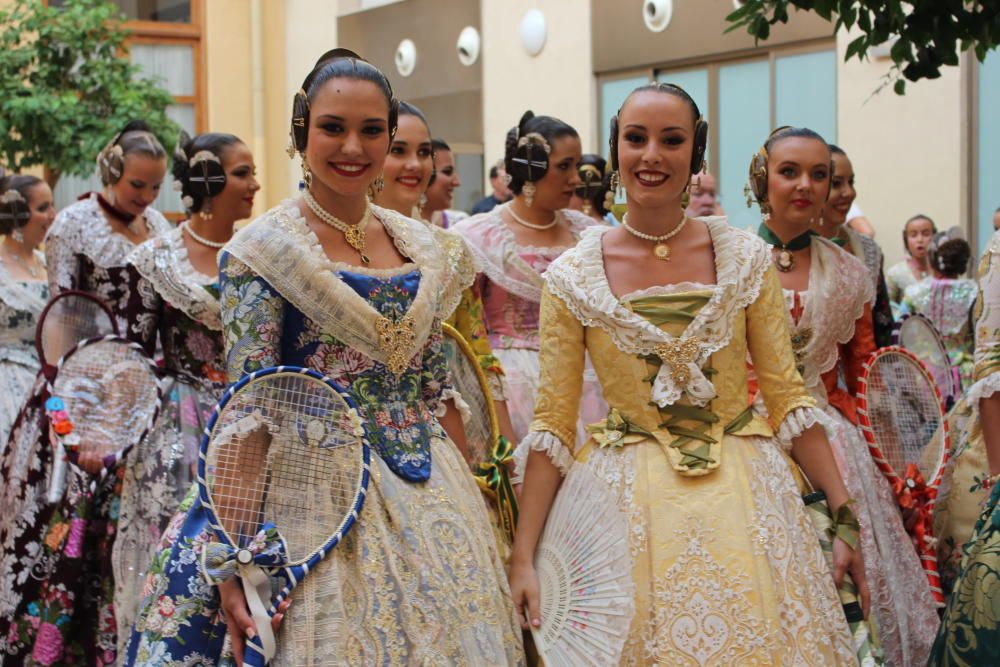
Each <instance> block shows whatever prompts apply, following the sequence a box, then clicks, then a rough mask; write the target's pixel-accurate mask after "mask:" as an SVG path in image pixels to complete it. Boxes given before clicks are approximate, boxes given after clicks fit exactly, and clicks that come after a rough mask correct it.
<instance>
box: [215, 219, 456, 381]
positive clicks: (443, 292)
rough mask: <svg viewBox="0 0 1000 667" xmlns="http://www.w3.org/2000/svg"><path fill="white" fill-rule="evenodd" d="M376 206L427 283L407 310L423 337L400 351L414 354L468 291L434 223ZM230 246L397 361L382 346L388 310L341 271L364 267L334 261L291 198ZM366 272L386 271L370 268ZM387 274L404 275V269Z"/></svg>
mask: <svg viewBox="0 0 1000 667" xmlns="http://www.w3.org/2000/svg"><path fill="white" fill-rule="evenodd" d="M372 210H373V213H374V215H375V218H376V219H377V220H378V221H379V222H381V224H382V225H383V226H384V227H385V229H386V232H387V233H388V234H389V235H390V236H391V237H392V238H393V240H394V242H395V244H396V247H397V248H398V249H399V252H400V254H402V255H403V256H404V257H408V258H410V259H411V260H412V261H413V262H414V264H415V265H416V266H417V267H418V268H419V270H420V286H419V288H418V290H417V295H416V297H415V298H414V300H413V303H412V304H410V308H409V310H408V311H407V315H408V316H409V317H411V318H412V320H413V325H414V326H413V331H414V334H415V335H414V337H413V339H412V340H409V341H407V343H406V344H405V345H404V346H403V348H402V349H401V350H400V351H401V352H403V353H404V354H405V355H407V358H408V359H412V358H413V357H414V356H415V355H416V354H418V353H419V352H420V351H421V350H422V349H423V347H424V344H425V343H426V342H427V337H428V335H429V334H430V332H431V328H432V327H431V325H432V323H433V321H434V319H435V318H440V319H443V318H444V316H445V314H446V313H444V312H443V308H442V305H443V304H447V303H450V302H451V300H453V299H454V291H456V290H457V291H459V292H461V289H462V288H461V287H460V286H459V283H460V280H458V279H457V278H456V276H455V274H454V273H452V272H451V271H450V270H449V268H448V264H447V259H446V257H445V254H444V252H443V251H442V250H441V248H439V246H438V243H437V241H436V240H435V236H434V233H433V232H432V231H431V229H430V228H429V227H428V226H427V225H425V224H424V223H422V222H419V221H417V220H413V219H411V218H407V217H404V216H402V215H400V214H399V213H396V212H395V211H390V210H388V209H384V208H381V207H379V206H374V205H373V206H372ZM225 251H226V252H229V253H230V254H232V255H233V256H234V257H236V258H237V259H239V260H240V261H241V262H243V263H244V264H246V265H247V266H248V267H250V269H251V270H252V271H253V272H254V273H256V274H257V275H259V276H261V277H262V278H264V279H265V280H266V281H267V282H268V283H269V284H270V285H271V286H272V287H273V288H274V289H275V290H277V291H278V293H280V294H281V296H282V297H284V298H285V299H286V300H288V302H289V303H291V304H292V305H293V306H295V308H297V309H298V310H299V311H301V312H302V313H303V314H304V315H306V317H308V318H309V319H311V320H313V321H315V322H316V323H317V324H318V325H319V326H320V328H322V329H323V330H325V331H329V332H330V333H332V334H333V335H334V336H336V338H337V339H338V340H340V341H341V342H343V343H344V344H345V345H347V346H349V347H352V348H354V349H356V350H358V351H360V352H361V353H362V354H365V355H366V356H368V357H369V358H371V359H373V360H375V361H377V362H379V363H381V364H386V365H388V364H389V355H390V353H391V351H390V350H388V349H382V348H380V347H379V345H378V341H379V335H378V329H377V325H378V322H379V321H380V320H382V319H383V318H382V315H381V314H380V313H379V312H378V311H377V310H375V309H374V308H373V307H372V306H371V305H370V304H369V303H368V302H367V301H366V300H365V299H364V298H363V297H361V296H360V295H359V294H358V293H357V292H355V291H354V290H353V289H352V288H351V287H350V286H349V285H347V284H346V283H344V281H342V280H341V279H340V278H339V277H338V276H337V274H336V272H337V271H341V270H345V271H357V270H359V267H356V266H352V265H348V264H342V263H337V262H333V261H331V260H330V259H329V258H328V257H327V256H326V254H325V253H324V252H323V248H322V246H320V243H319V239H317V238H316V235H315V234H313V232H312V230H310V229H309V227H308V225H307V224H306V221H305V218H303V217H302V214H301V212H300V211H299V209H298V206H296V204H295V202H294V201H292V200H285V201H284V202H282V203H281V204H279V205H278V206H276V207H275V208H273V209H271V210H270V211H268V212H267V213H265V214H264V215H262V216H261V217H259V218H257V219H256V220H254V221H253V222H252V223H250V224H249V225H247V226H246V227H244V228H243V229H241V230H240V231H238V232H237V233H236V235H235V236H233V238H232V240H231V241H230V242H229V243H228V244H227V245H226V247H225ZM364 273H366V274H368V275H378V274H379V273H380V272H379V271H377V270H371V269H364ZM384 273H385V275H398V273H399V270H398V268H397V269H390V270H387V271H385V272H384Z"/></svg>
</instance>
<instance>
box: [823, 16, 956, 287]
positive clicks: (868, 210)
mask: <svg viewBox="0 0 1000 667" xmlns="http://www.w3.org/2000/svg"><path fill="white" fill-rule="evenodd" d="M852 37H853V35H847V34H844V33H841V34H840V35H838V36H837V52H838V54H839V58H838V59H839V62H838V65H837V126H838V129H837V134H838V137H837V138H838V143H839V144H840V146H841V147H842V148H843V149H844V150H845V151H847V154H848V155H849V156H850V158H851V162H852V164H853V165H854V172H855V174H856V175H857V183H858V205H859V206H861V208H862V209H863V210H864V212H865V215H866V217H867V218H868V219H869V220H871V222H872V223H873V224H874V225H875V230H876V237H875V238H876V240H877V241H878V242H879V244H880V245H881V246H882V250H883V251H884V252H885V262H886V268H888V267H889V266H890V265H892V264H894V263H896V262H898V261H900V260H901V259H902V258H903V247H902V240H901V232H902V229H903V224H904V223H905V222H906V220H907V218H909V217H911V216H912V215H914V214H916V213H925V214H927V215H929V216H931V217H932V218H933V219H934V220H935V221H936V222H937V223H938V227H940V228H942V229H947V228H948V227H951V226H953V225H960V226H964V224H965V220H964V217H963V210H964V198H965V191H966V188H965V186H964V184H965V183H967V180H968V179H967V175H966V173H965V171H966V170H965V163H964V158H963V148H962V145H963V136H964V133H965V132H966V127H965V124H966V123H967V121H966V119H965V116H964V113H963V108H962V107H963V105H962V100H963V99H964V88H963V83H962V72H961V70H960V68H958V67H945V68H943V69H942V70H941V72H942V76H941V78H939V79H935V80H933V81H920V82H919V83H912V82H908V83H907V85H906V95H905V96H903V97H900V96H899V95H896V94H895V93H894V92H893V91H892V90H891V87H890V88H885V89H883V90H882V91H881V92H880V93H878V94H875V95H873V94H872V93H873V91H875V90H876V88H877V87H878V86H879V85H880V83H881V82H882V77H883V76H884V75H885V74H886V72H888V70H889V66H890V65H891V61H890V60H888V59H876V60H872V61H869V62H858V61H857V60H856V59H852V60H851V62H850V63H844V62H843V56H844V52H845V50H846V48H847V44H848V43H849V42H850V40H851V38H852Z"/></svg>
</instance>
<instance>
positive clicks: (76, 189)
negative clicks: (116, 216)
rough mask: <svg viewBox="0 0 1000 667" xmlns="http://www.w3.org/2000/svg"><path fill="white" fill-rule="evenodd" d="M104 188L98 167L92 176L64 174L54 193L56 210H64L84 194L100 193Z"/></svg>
mask: <svg viewBox="0 0 1000 667" xmlns="http://www.w3.org/2000/svg"><path fill="white" fill-rule="evenodd" d="M102 188H103V186H102V185H101V179H100V178H98V177H97V174H96V167H95V173H94V174H93V175H92V176H87V177H81V176H69V175H66V174H64V175H63V176H61V177H60V178H59V180H58V181H57V182H56V189H55V190H54V191H53V192H52V198H53V200H54V201H55V204H56V209H63V208H66V207H67V206H69V205H70V204H72V203H73V202H75V201H76V200H77V198H78V197H79V196H80V195H82V194H83V193H84V192H100V191H101V190H102Z"/></svg>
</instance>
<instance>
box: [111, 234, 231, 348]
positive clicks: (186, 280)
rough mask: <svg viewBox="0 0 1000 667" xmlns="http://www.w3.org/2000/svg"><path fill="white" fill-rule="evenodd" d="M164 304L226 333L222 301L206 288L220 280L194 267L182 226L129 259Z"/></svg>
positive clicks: (151, 242) (134, 253) (140, 247)
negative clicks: (221, 307)
mask: <svg viewBox="0 0 1000 667" xmlns="http://www.w3.org/2000/svg"><path fill="white" fill-rule="evenodd" d="M128 262H129V263H130V264H131V265H132V266H133V267H135V269H136V271H138V272H139V275H141V276H142V277H143V278H145V279H146V280H147V281H148V282H149V283H150V285H152V287H153V289H155V290H156V292H157V294H159V295H160V296H161V297H162V298H163V300H164V301H166V302H167V303H169V304H170V305H171V306H173V307H174V308H177V309H178V310H181V311H182V312H183V313H184V314H185V315H187V316H188V317H190V318H191V319H193V320H195V321H196V322H201V323H202V324H204V325H205V326H207V327H208V328H210V329H214V330H216V331H221V330H222V320H221V319H220V317H219V312H220V306H219V300H218V299H217V298H216V297H215V296H213V295H212V293H211V292H209V291H208V290H207V289H205V287H206V286H210V285H213V284H215V283H216V282H217V278H215V277H213V276H208V275H205V274H204V273H201V272H200V271H198V270H197V269H195V268H194V265H192V264H191V261H190V260H189V259H188V252H187V247H186V246H185V245H184V238H183V232H182V231H181V228H180V227H177V228H175V229H171V230H170V231H168V232H167V233H165V234H163V235H162V236H160V237H157V238H154V239H149V240H148V241H146V242H145V243H142V244H140V245H139V246H138V247H137V248H136V249H135V250H134V251H133V252H132V253H131V254H130V255H129V257H128Z"/></svg>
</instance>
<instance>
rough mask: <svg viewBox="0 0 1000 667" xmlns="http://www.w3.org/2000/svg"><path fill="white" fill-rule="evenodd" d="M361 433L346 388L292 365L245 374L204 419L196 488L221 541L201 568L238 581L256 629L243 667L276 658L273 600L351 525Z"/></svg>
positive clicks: (363, 480) (363, 475)
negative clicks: (275, 588) (274, 587)
mask: <svg viewBox="0 0 1000 667" xmlns="http://www.w3.org/2000/svg"><path fill="white" fill-rule="evenodd" d="M365 429H366V427H365V424H364V421H363V420H362V419H361V417H360V416H359V414H358V411H357V408H356V407H355V404H354V400H353V399H352V398H351V396H350V395H349V394H348V393H347V391H346V390H344V389H343V388H341V387H339V386H338V385H337V384H336V383H334V382H333V381H332V380H330V379H328V378H326V377H324V376H323V375H321V374H320V373H317V372H316V371H313V370H309V369H306V368H298V367H293V366H275V367H271V368H267V369H264V370H261V371H257V372H256V373H251V374H249V375H246V376H244V377H243V378H242V379H240V380H239V381H238V382H236V383H235V384H233V385H232V386H231V387H230V388H229V389H227V390H226V392H225V393H224V394H223V396H222V398H221V400H220V401H219V403H218V405H216V407H215V410H214V411H213V413H212V416H211V417H210V418H209V421H208V424H207V426H206V428H205V433H204V436H203V437H202V444H201V453H200V457H199V460H198V486H199V495H200V497H201V502H202V504H203V505H204V507H205V509H206V510H207V513H208V517H209V520H210V523H211V526H212V529H213V531H214V533H215V535H216V537H217V538H218V540H219V541H218V542H215V543H211V544H208V545H207V546H206V547H205V550H204V552H203V556H202V558H203V560H202V565H203V568H204V572H205V574H206V575H207V576H208V578H209V579H210V580H211V581H213V582H217V583H220V582H222V581H225V580H226V579H228V578H229V577H231V576H234V575H239V576H240V578H241V580H242V584H243V590H244V592H245V594H246V599H247V604H248V606H249V608H250V613H251V615H252V616H253V619H254V622H255V623H256V624H257V631H258V633H259V634H257V636H255V637H254V638H253V639H249V640H248V641H247V644H246V649H245V651H244V665H252V666H254V667H262V666H263V665H266V664H267V663H268V662H269V661H270V660H271V659H272V658H273V657H274V655H275V650H276V645H275V638H274V632H273V631H272V629H271V620H270V619H271V617H272V616H274V614H275V613H276V610H277V608H278V605H280V604H281V602H282V601H283V600H285V599H286V598H287V597H288V596H289V595H291V593H292V590H293V589H294V588H295V587H296V586H297V585H298V584H299V583H300V582H301V581H302V579H303V578H304V577H305V576H306V575H307V574H309V572H310V571H312V570H313V569H314V568H315V567H316V565H317V564H318V563H319V562H320V561H321V560H323V558H325V557H326V555H327V554H328V553H330V551H332V550H333V548H334V547H336V546H337V544H338V543H339V542H340V541H341V540H342V539H343V537H344V536H345V535H346V534H347V533H348V531H350V530H351V528H352V527H353V526H354V524H355V522H356V521H357V519H358V514H359V513H360V512H361V508H362V506H363V505H364V502H365V494H366V492H367V489H368V480H369V475H370V472H369V470H370V468H369V466H370V463H371V452H370V450H369V446H368V437H367V435H366V430H365ZM271 576H275V577H278V579H279V586H280V590H279V591H278V593H277V595H272V586H271V580H270V577H271Z"/></svg>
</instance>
